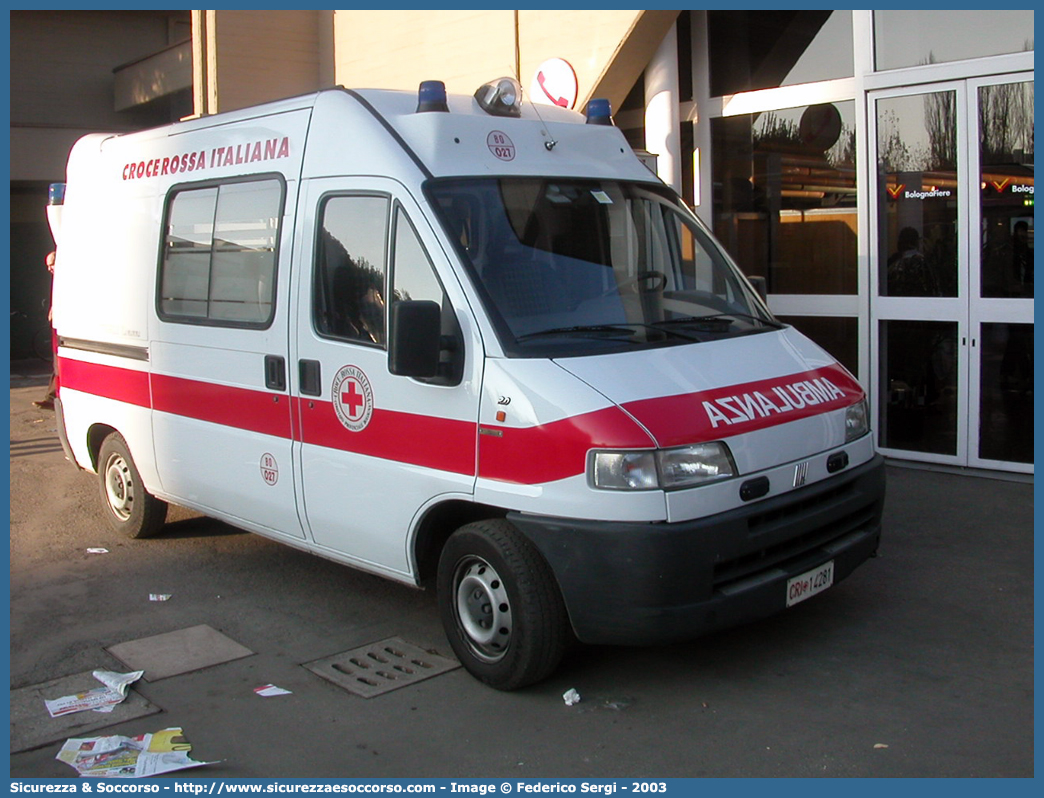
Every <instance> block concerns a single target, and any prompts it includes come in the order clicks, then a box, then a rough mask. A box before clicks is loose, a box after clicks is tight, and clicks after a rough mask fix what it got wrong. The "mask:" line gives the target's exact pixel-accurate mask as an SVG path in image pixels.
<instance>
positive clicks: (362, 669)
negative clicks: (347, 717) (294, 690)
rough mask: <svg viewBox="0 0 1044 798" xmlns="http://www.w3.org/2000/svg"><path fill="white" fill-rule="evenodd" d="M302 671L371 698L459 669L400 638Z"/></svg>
mask: <svg viewBox="0 0 1044 798" xmlns="http://www.w3.org/2000/svg"><path fill="white" fill-rule="evenodd" d="M303 667H305V668H307V669H308V670H310V671H311V672H312V673H314V674H315V675H316V676H321V677H322V678H324V679H327V680H328V681H331V682H333V683H334V684H336V685H337V686H338V687H343V688H344V689H345V690H347V691H348V692H350V693H354V694H355V695H358V696H362V697H363V698H373V697H374V696H378V695H381V694H383V693H387V692H390V691H392V690H398V689H399V688H400V687H406V686H408V685H411V684H416V683H417V682H421V681H424V680H425V679H430V678H431V677H432V676H438V675H439V674H440V673H446V672H447V671H451V670H454V669H456V668H459V667H460V663H459V662H457V661H456V660H454V659H448V658H447V657H440V656H439V655H438V654H432V653H431V652H430V651H425V650H424V649H422V648H420V647H418V646H415V645H413V644H411V643H407V642H406V641H405V640H403V639H402V638H399V637H389V638H388V639H387V640H381V641H379V642H377V643H370V644H369V645H366V646H360V647H359V648H353V649H352V650H351V651H345V652H343V653H341V654H334V655H333V656H332V657H326V658H324V659H317V660H315V661H314V662H306V663H305V664H304V665H303Z"/></svg>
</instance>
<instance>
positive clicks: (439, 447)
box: [298, 399, 476, 475]
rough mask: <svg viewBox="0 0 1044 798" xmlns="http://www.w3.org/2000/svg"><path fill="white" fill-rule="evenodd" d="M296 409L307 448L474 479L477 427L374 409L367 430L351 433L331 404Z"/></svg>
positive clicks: (314, 402) (303, 404)
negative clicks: (309, 446)
mask: <svg viewBox="0 0 1044 798" xmlns="http://www.w3.org/2000/svg"><path fill="white" fill-rule="evenodd" d="M298 404H299V405H300V406H301V431H302V436H301V437H302V440H303V441H304V442H305V443H308V444H312V445H315V446H324V447H327V448H330V449H340V450H341V451H346V452H354V453H356V454H363V455H367V456H369V457H380V458H382V459H385V460H394V461H395V462H398V463H409V464H411V465H418V466H422V467H424V468H433V469H437V470H439V471H449V472H451V473H454V474H467V475H474V473H475V431H476V426H475V422H473V421H457V420H454V419H449V418H434V417H432V416H422V415H416V414H413V413H402V412H399V411H395V410H382V409H380V408H374V410H373V416H372V417H371V418H370V423H369V424H367V425H366V427H365V429H362V430H360V431H359V432H351V431H350V430H348V429H347V428H345V427H344V426H343V425H342V424H341V422H340V420H339V419H338V418H337V414H336V413H335V412H334V409H333V405H332V404H331V403H330V402H321V401H319V400H314V399H313V400H303V399H300V400H298Z"/></svg>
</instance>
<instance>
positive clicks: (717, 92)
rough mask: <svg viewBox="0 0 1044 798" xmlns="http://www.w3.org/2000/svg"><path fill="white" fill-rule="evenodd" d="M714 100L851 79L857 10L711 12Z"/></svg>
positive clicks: (709, 17) (711, 71)
mask: <svg viewBox="0 0 1044 798" xmlns="http://www.w3.org/2000/svg"><path fill="white" fill-rule="evenodd" d="M707 26H708V36H707V43H708V46H709V48H710V83H711V87H710V88H711V95H712V96H721V95H725V94H737V93H739V92H742V91H752V90H754V89H768V88H774V87H776V86H793V85H796V84H799V83H813V82H816V81H820V80H832V79H835V78H846V77H851V76H852V73H853V62H854V61H853V55H852V53H853V51H852V12H851V11H785V10H779V9H762V10H758V11H708V12H707Z"/></svg>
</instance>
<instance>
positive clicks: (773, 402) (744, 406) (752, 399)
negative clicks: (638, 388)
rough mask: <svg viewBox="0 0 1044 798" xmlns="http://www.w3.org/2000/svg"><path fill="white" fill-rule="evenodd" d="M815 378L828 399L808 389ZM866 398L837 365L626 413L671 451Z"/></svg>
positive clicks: (668, 399) (633, 405)
mask: <svg viewBox="0 0 1044 798" xmlns="http://www.w3.org/2000/svg"><path fill="white" fill-rule="evenodd" d="M816 380H818V381H819V384H818V385H816V386H815V387H816V388H819V389H822V388H823V387H825V388H827V390H828V391H829V392H830V394H831V395H830V396H829V397H828V398H823V397H822V396H821V395H819V394H817V393H816V392H815V391H814V390H813V388H812V387H810V386H809V385H807V383H812V382H814V381H816ZM824 380H828V381H829V385H827V384H826V383H824V382H823V381H824ZM831 386H832V388H831ZM833 389H836V392H835V390H833ZM862 398H863V389H862V387H861V386H860V385H859V383H858V382H856V381H855V380H854V379H852V377H851V376H849V374H848V372H847V371H845V370H844V369H842V368H841V367H840V366H839V365H837V364H834V365H832V366H828V367H826V368H821V369H816V370H814V371H807V372H802V373H799V374H790V375H787V376H784V377H775V378H773V379H769V380H758V381H757V382H748V383H744V384H742V385H731V386H728V387H725V388H715V389H713V390H709V391H699V392H696V393H687V394H679V395H677V396H664V397H659V398H655V399H643V400H640V401H637V402H628V403H627V404H625V405H624V409H626V410H627V411H628V412H629V413H631V414H632V415H633V416H634V417H635V418H636V419H638V421H640V422H641V423H642V424H644V425H645V427H646V428H647V429H648V430H649V431H650V432H651V433H652V434H653V436H654V437H655V438H656V440H657V442H658V443H659V445H660V446H662V447H669V446H684V445H686V444H691V443H702V442H704V441H713V440H720V439H721V438H727V437H731V436H733V435H740V434H743V433H747V432H754V431H755V430H759V429H765V428H766V427H773V426H776V425H777V424H786V423H787V422H789V421H796V420H797V419H801V418H808V417H809V416H814V415H819V414H821V413H828V412H830V411H832V410H838V409H840V408H842V407H848V406H849V405H853V404H855V403H856V402H858V401H859V400H860V399H862Z"/></svg>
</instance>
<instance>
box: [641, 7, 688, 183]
mask: <svg viewBox="0 0 1044 798" xmlns="http://www.w3.org/2000/svg"><path fill="white" fill-rule="evenodd" d="M679 124H680V122H679V109H678V28H677V25H671V29H670V30H669V31H668V32H667V35H666V36H665V37H664V39H663V42H662V43H661V44H660V47H659V49H657V51H656V55H654V56H653V58H652V61H650V62H649V66H647V67H646V68H645V149H647V150H648V151H649V152H651V153H653V154H654V155H656V156H657V159H656V171H657V174H659V176H660V179H661V180H663V182H664V183H666V184H667V185H669V186H670V187H671V188H673V189H674V190H675V191H677V192H678V193H679V194H680V193H681V190H682V168H681V134H680V127H679Z"/></svg>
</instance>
